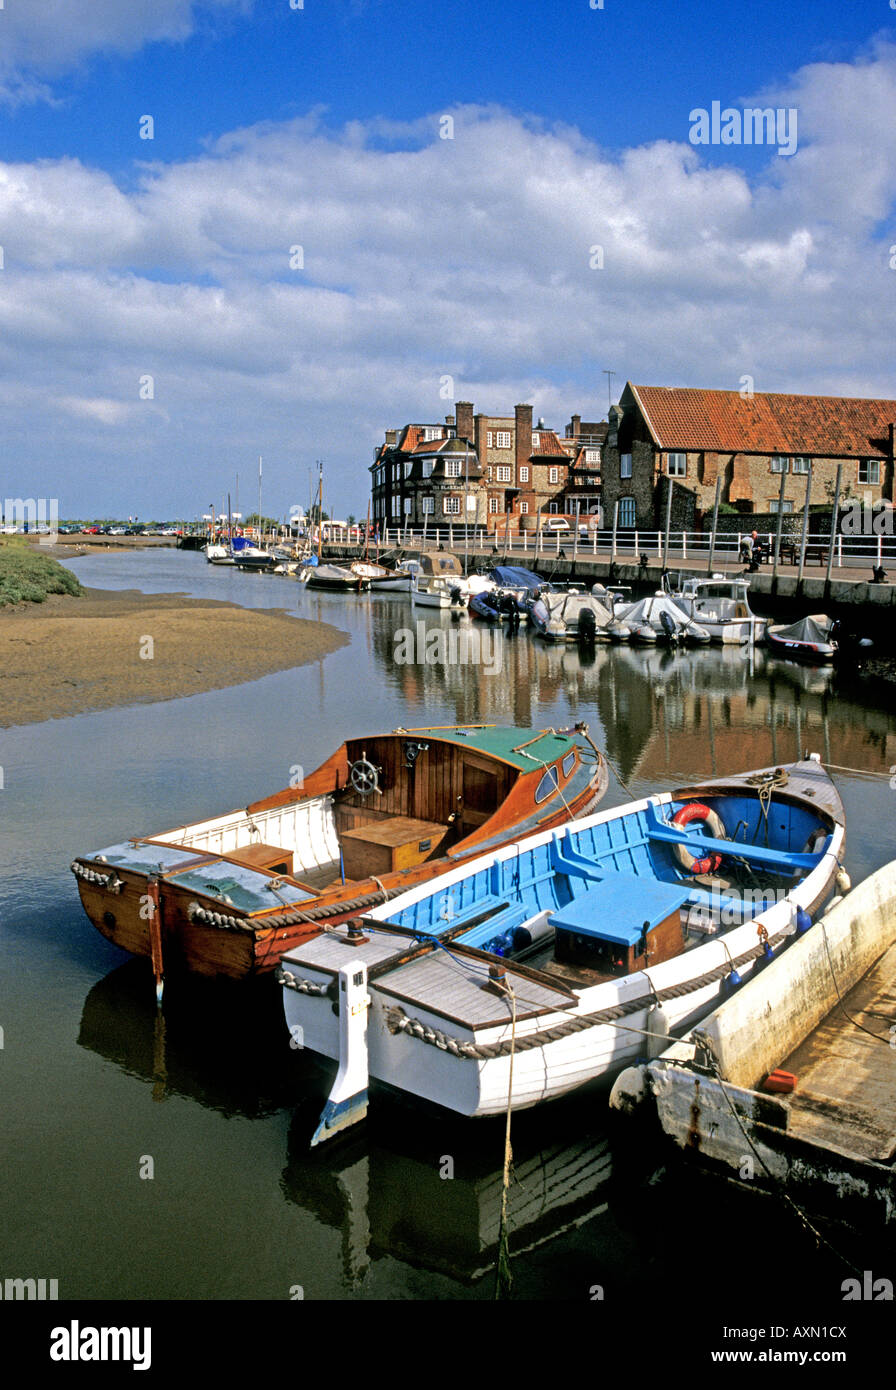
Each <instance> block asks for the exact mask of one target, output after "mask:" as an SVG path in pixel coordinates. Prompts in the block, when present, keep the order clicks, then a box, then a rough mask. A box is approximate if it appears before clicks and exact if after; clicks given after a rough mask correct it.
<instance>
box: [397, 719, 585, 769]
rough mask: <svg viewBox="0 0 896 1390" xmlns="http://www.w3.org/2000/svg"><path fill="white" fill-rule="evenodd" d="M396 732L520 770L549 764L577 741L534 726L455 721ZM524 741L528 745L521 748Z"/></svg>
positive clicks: (575, 746)
mask: <svg viewBox="0 0 896 1390" xmlns="http://www.w3.org/2000/svg"><path fill="white" fill-rule="evenodd" d="M396 732H401V733H407V734H421V735H422V734H428V735H430V736H431V737H432V738H433V739H438V740H439V741H440V742H442V743H456V744H457V745H458V747H461V746H463V747H464V748H475V749H476V751H477V752H479V753H482V754H483V755H484V756H485V757H491V758H500V759H501V761H502V762H505V763H510V765H511V766H512V767H515V768H517V769H518V770H519V771H520V772H534V771H535V769H536V768H538V767H541V765H542V763H547V764H548V765H550V764H551V763H554V762H556V761H557V759H558V758H562V757H563V755H564V753H568V752H569V751H570V749H572V748H578V747H579V744H578V743H577V741H576V740H575V739H574V738H572V737H571V736H570V735H568V734H552V733H540V731H539V730H538V729H514V728H505V727H494V728H490V727H488V726H486V727H484V728H483V727H477V726H476V725H463V724H459V725H458V726H457V727H456V728H452V729H439V728H427V729H419V728H418V729H402V730H400V731H398V730H396ZM532 740H536V741H535V742H533V741H532ZM524 744H526V745H528V746H527V747H523V746H522V745H524Z"/></svg>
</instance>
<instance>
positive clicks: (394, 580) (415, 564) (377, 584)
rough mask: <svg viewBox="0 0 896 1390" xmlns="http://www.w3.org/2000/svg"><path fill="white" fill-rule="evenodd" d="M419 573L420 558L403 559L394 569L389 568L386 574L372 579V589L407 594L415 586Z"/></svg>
mask: <svg viewBox="0 0 896 1390" xmlns="http://www.w3.org/2000/svg"><path fill="white" fill-rule="evenodd" d="M384 568H385V567H384ZM419 573H420V561H419V560H402V561H400V562H399V564H397V565H396V566H395V568H394V569H393V570H390V569H387V570H386V572H385V574H383V575H380V576H379V577H378V578H376V579H371V581H370V587H371V589H377V590H379V589H382V590H383V591H385V592H387V593H388V592H395V593H400V594H407V593H410V591H411V589H412V588H413V587H414V578H415V576H416V575H418V574H419Z"/></svg>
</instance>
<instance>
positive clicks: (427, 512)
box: [421, 497, 436, 516]
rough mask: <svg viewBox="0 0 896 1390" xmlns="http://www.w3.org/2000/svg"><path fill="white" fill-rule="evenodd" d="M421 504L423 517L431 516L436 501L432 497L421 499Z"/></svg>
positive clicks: (433, 512)
mask: <svg viewBox="0 0 896 1390" xmlns="http://www.w3.org/2000/svg"><path fill="white" fill-rule="evenodd" d="M421 502H422V504H423V506H422V511H423V515H424V516H433V515H434V514H435V510H436V499H435V498H434V497H423V498H421Z"/></svg>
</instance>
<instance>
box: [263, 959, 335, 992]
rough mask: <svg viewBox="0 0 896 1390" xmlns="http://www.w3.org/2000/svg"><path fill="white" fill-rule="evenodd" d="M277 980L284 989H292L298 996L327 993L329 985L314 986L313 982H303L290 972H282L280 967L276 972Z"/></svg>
mask: <svg viewBox="0 0 896 1390" xmlns="http://www.w3.org/2000/svg"><path fill="white" fill-rule="evenodd" d="M276 973H277V979H278V981H279V982H280V984H281V985H283V986H284V988H285V989H294V990H296V991H297V992H298V993H299V994H320V995H324V994H327V993H328V992H329V989H330V986H329V984H326V985H321V984H316V983H315V982H314V981H313V980H303V979H302V978H301V976H299V975H294V974H293V972H292V971H291V970H284V969H283V968H282V966H281V967H280V968H278V970H277V972H276Z"/></svg>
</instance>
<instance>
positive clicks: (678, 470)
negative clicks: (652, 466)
mask: <svg viewBox="0 0 896 1390" xmlns="http://www.w3.org/2000/svg"><path fill="white" fill-rule="evenodd" d="M666 458H667V462H666V472H667V473H668V474H669V477H670V478H684V477H686V476H687V471H688V456H687V454H667V456H666Z"/></svg>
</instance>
